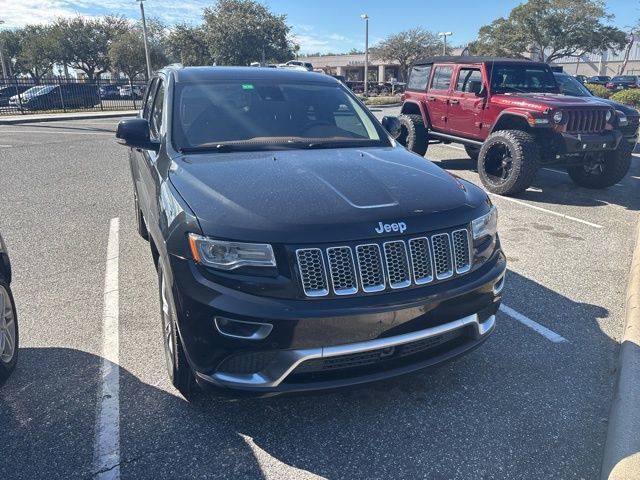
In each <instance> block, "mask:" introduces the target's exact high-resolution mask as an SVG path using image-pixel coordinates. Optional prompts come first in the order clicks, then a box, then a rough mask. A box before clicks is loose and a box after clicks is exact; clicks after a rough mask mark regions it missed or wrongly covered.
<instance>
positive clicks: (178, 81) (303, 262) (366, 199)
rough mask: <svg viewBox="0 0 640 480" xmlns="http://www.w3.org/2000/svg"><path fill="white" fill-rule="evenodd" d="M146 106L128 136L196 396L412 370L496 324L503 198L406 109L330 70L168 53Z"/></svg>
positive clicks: (177, 340)
mask: <svg viewBox="0 0 640 480" xmlns="http://www.w3.org/2000/svg"><path fill="white" fill-rule="evenodd" d="M144 105H145V108H144V109H143V111H142V113H141V115H140V118H136V119H130V120H124V121H122V122H120V124H119V125H118V129H117V133H116V137H117V138H118V139H119V141H120V143H123V144H124V145H126V146H128V147H129V149H128V153H129V161H130V166H131V174H132V181H133V185H134V203H135V206H136V210H135V215H136V219H137V221H136V225H137V228H138V232H139V234H140V235H141V236H142V237H143V238H145V239H147V240H149V242H150V246H151V252H152V256H153V259H154V261H155V264H156V267H157V274H158V291H159V298H160V303H161V308H160V309H159V310H160V322H161V324H162V332H163V335H162V343H163V345H164V352H165V358H166V365H167V369H168V373H169V377H170V379H171V381H172V383H173V385H174V386H175V387H176V388H177V389H178V390H179V391H180V392H182V393H183V395H185V397H187V398H189V397H191V396H192V395H194V394H195V393H197V385H208V386H212V387H217V388H219V389H226V390H227V391H236V392H238V395H240V394H242V393H244V394H253V395H272V394H278V393H287V392H296V391H310V390H323V389H332V388H336V387H342V386H348V385H357V384H362V383H365V382H371V381H375V380H381V379H384V378H390V377H395V376H397V375H401V374H407V373H410V372H416V371H418V370H421V369H424V368H427V367H432V366H435V365H438V364H441V363H443V362H445V361H448V360H450V359H453V358H455V357H458V356H460V355H462V354H464V353H466V352H469V351H470V350H471V349H473V348H475V347H476V346H478V345H480V344H481V343H482V342H483V341H484V340H485V339H486V338H488V337H489V335H490V334H491V332H492V331H493V330H494V327H495V324H496V318H495V315H496V313H497V311H498V308H499V305H500V301H501V298H502V293H501V292H502V289H503V286H504V279H505V271H506V258H505V256H504V253H503V252H502V250H501V247H500V240H499V236H498V232H497V211H496V208H495V207H494V206H492V204H491V200H490V199H489V197H488V196H487V194H486V193H485V192H483V191H482V190H481V189H480V188H478V187H477V186H475V185H473V184H472V183H471V182H468V181H465V180H463V179H460V178H456V177H454V176H452V175H449V174H448V173H447V172H445V171H444V170H442V169H440V168H438V167H436V166H435V165H434V164H432V163H431V162H428V161H425V160H424V159H422V158H419V157H417V156H416V155H414V154H412V153H410V152H408V151H407V150H406V149H405V148H403V147H402V146H400V145H398V144H397V143H396V142H394V141H393V140H392V139H391V138H390V132H394V131H395V130H397V129H398V128H399V123H398V120H397V118H395V117H385V118H384V119H383V121H382V124H380V123H379V122H378V120H377V119H376V118H375V117H374V116H373V114H372V113H371V112H370V111H369V110H367V109H366V108H364V107H363V106H362V105H361V103H360V102H359V101H358V99H357V98H356V97H355V96H354V95H353V94H352V93H351V92H350V91H349V90H348V89H347V88H345V86H344V85H343V84H341V83H340V82H338V81H337V80H335V79H333V78H331V77H329V76H328V75H319V74H318V75H310V74H309V73H307V72H299V71H294V70H282V69H277V70H274V69H269V68H251V67H198V68H193V67H191V68H176V67H170V68H166V69H163V70H161V71H159V72H158V73H157V74H156V76H155V78H154V79H153V80H152V83H151V84H150V87H149V92H148V98H147V99H146V100H145V101H144ZM247 182H249V183H247ZM294 198H295V201H292V199H294ZM159 337H160V335H159Z"/></svg>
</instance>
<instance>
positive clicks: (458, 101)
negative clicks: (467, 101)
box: [449, 99, 460, 105]
mask: <svg viewBox="0 0 640 480" xmlns="http://www.w3.org/2000/svg"><path fill="white" fill-rule="evenodd" d="M449 103H450V104H451V105H457V104H459V103H460V100H455V99H454V100H449Z"/></svg>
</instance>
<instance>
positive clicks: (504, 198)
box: [487, 192, 604, 228]
mask: <svg viewBox="0 0 640 480" xmlns="http://www.w3.org/2000/svg"><path fill="white" fill-rule="evenodd" d="M487 193H488V194H489V195H491V196H492V197H496V198H500V199H502V200H506V201H508V202H512V203H517V204H518V205H522V206H523V207H529V208H533V209H534V210H538V211H540V212H545V213H548V214H549V215H555V216H556V217H562V218H564V219H566V220H572V221H574V222H578V223H582V224H584V225H588V226H590V227H593V228H604V227H603V226H602V225H598V224H597V223H591V222H587V221H586V220H582V219H580V218H576V217H572V216H571V215H565V214H564V213H558V212H554V211H553V210H547V209H546V208H542V207H538V206H536V205H531V204H528V203H525V202H522V201H520V200H516V199H515V198H511V197H504V196H502V195H496V194H495V193H491V192H487Z"/></svg>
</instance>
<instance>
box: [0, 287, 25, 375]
mask: <svg viewBox="0 0 640 480" xmlns="http://www.w3.org/2000/svg"><path fill="white" fill-rule="evenodd" d="M0 288H3V289H5V290H6V292H7V293H8V295H9V308H11V309H12V312H13V321H14V324H15V345H14V347H13V348H14V352H13V358H11V359H10V360H9V362H5V361H3V360H0V387H1V386H2V385H4V383H5V382H6V381H7V379H8V378H9V375H11V372H13V370H14V369H15V368H16V364H17V362H18V351H19V348H20V332H19V329H18V313H17V312H16V304H15V302H14V300H13V294H12V293H11V288H9V284H8V283H7V282H6V281H5V280H4V279H3V278H0ZM3 314H4V312H0V315H3ZM0 353H1V352H0Z"/></svg>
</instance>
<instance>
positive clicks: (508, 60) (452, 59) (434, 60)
mask: <svg viewBox="0 0 640 480" xmlns="http://www.w3.org/2000/svg"><path fill="white" fill-rule="evenodd" d="M490 62H496V63H526V64H541V65H546V63H542V62H534V61H532V60H529V59H527V58H508V57H474V56H464V57H461V56H456V57H454V56H439V57H427V58H421V59H420V60H417V61H415V62H413V65H428V64H430V63H490Z"/></svg>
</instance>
